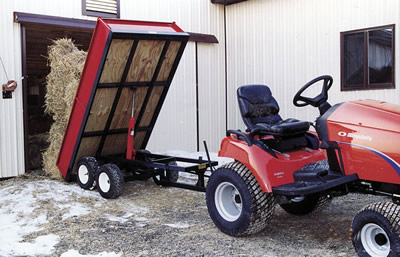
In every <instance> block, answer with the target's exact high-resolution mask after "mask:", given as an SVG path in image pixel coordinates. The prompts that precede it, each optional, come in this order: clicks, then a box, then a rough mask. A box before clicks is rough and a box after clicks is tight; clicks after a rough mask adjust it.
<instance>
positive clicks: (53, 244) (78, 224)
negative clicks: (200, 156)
mask: <svg viewBox="0 0 400 257" xmlns="http://www.w3.org/2000/svg"><path fill="white" fill-rule="evenodd" d="M0 199H2V200H1V201H0V220H2V221H0V231H2V232H0V239H1V240H0V241H1V242H0V249H1V250H0V255H1V256H63V257H68V256H274V257H275V256H285V257H286V256H296V257H299V256H356V254H355V251H354V249H353V246H352V243H351V239H350V231H349V228H350V224H351V221H352V218H353V217H354V215H355V214H356V213H357V211H358V210H360V209H361V208H362V207H363V206H364V205H367V204H368V203H371V202H377V201H380V200H382V198H381V197H376V196H365V195H356V194H349V195H347V196H344V197H341V198H335V199H334V200H333V201H332V203H331V204H330V205H329V206H327V207H326V208H325V209H323V210H320V211H319V212H317V213H313V214H310V215H307V216H304V217H301V218H299V217H297V216H292V215H290V214H287V213H286V212H285V211H284V210H283V209H281V208H280V207H279V206H277V207H276V209H275V214H274V217H273V219H272V222H271V223H270V225H269V226H268V227H267V229H266V230H265V231H263V232H262V233H260V234H257V235H253V236H250V237H239V238H234V237H230V236H227V235H225V234H223V233H222V232H220V231H219V230H218V229H217V228H216V227H215V226H214V224H213V222H212V221H211V219H210V218H209V216H208V212H207V208H206V204H205V194H204V193H198V192H193V191H188V190H183V189H177V188H162V187H159V186H157V185H155V184H154V183H153V181H152V180H149V181H134V182H128V183H126V184H125V189H124V193H123V195H122V196H121V197H119V198H118V199H115V200H106V199H103V198H101V196H100V195H99V194H98V192H97V191H84V190H82V189H81V188H79V186H78V185H77V184H76V183H65V182H60V181H56V180H51V179H49V178H47V177H44V176H43V177H41V176H29V175H26V176H23V177H19V178H15V179H9V180H4V181H1V182H0ZM14 234H15V235H14ZM10 235H14V237H13V236H10ZM6 245H8V248H7V247H6ZM10 245H11V246H10ZM35 247H36V248H35ZM32 249H36V250H32Z"/></svg>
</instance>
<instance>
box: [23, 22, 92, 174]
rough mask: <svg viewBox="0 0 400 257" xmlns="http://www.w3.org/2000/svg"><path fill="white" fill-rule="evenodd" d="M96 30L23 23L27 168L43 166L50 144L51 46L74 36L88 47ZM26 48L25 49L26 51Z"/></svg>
mask: <svg viewBox="0 0 400 257" xmlns="http://www.w3.org/2000/svg"><path fill="white" fill-rule="evenodd" d="M92 32H93V31H92V30H90V29H82V28H70V27H62V26H51V25H35V24H29V25H23V26H22V40H23V51H22V59H23V66H24V67H23V75H24V78H25V79H24V123H25V167H26V171H29V170H35V169H41V168H42V153H43V151H45V150H46V149H47V147H48V132H49V130H50V127H51V124H52V123H53V120H52V118H51V117H50V116H49V115H46V114H45V112H44V111H45V95H46V76H47V75H48V74H49V72H50V68H49V66H48V63H47V55H48V54H47V51H48V49H47V48H48V46H50V45H51V44H53V40H56V39H59V38H65V37H66V38H70V39H72V40H73V41H74V43H75V45H76V46H77V47H78V48H79V49H82V50H84V51H87V50H88V48H89V44H90V39H91V36H92ZM24 50H25V51H24Z"/></svg>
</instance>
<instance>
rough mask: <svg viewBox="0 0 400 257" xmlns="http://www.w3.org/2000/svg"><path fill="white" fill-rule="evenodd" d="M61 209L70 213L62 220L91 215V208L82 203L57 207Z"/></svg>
mask: <svg viewBox="0 0 400 257" xmlns="http://www.w3.org/2000/svg"><path fill="white" fill-rule="evenodd" d="M57 206H58V207H59V208H61V209H67V210H68V211H67V212H66V213H65V214H64V215H63V216H62V220H65V219H68V218H71V217H76V216H83V215H86V214H89V213H90V210H89V208H87V207H86V206H85V205H83V204H81V203H74V204H73V205H72V204H59V205H57Z"/></svg>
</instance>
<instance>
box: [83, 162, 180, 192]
mask: <svg viewBox="0 0 400 257" xmlns="http://www.w3.org/2000/svg"><path fill="white" fill-rule="evenodd" d="M169 164H170V165H176V162H170V163H169ZM149 174H151V176H153V173H149ZM133 175H134V177H135V178H136V179H141V180H145V179H149V178H150V177H151V176H148V175H147V174H146V173H145V172H142V173H140V172H135V171H133ZM153 178H154V181H155V182H156V183H158V182H159V181H160V180H161V179H162V180H167V181H169V182H172V183H174V182H177V181H178V178H179V172H178V171H173V170H171V171H170V170H165V171H164V172H163V173H162V174H161V175H157V176H153ZM77 181H78V184H79V186H80V187H81V188H83V189H85V190H92V189H94V188H97V190H98V191H99V193H100V195H101V196H102V197H104V198H107V199H115V198H118V197H119V196H120V195H121V194H122V191H123V188H124V178H123V175H122V172H121V170H120V169H119V168H118V166H117V165H115V164H111V163H108V164H104V165H102V166H99V165H98V163H97V160H96V159H95V158H93V157H83V158H82V159H80V161H79V162H78V168H77Z"/></svg>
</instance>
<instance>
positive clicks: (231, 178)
mask: <svg viewBox="0 0 400 257" xmlns="http://www.w3.org/2000/svg"><path fill="white" fill-rule="evenodd" d="M206 202H207V208H208V213H209V214H210V217H211V219H212V220H213V222H214V224H215V225H216V226H217V227H218V228H219V229H220V230H221V231H222V232H224V233H225V234H228V235H231V236H241V235H250V234H255V233H257V232H260V231H262V230H264V229H265V227H266V226H267V224H268V222H269V221H270V220H271V218H272V215H273V213H274V208H275V200H274V196H273V194H269V193H265V192H264V191H262V190H261V188H260V186H259V184H258V183H257V180H256V178H255V177H254V175H253V173H251V171H250V170H249V169H248V168H247V167H246V166H244V165H243V164H241V163H240V162H232V163H229V164H226V165H224V166H222V167H220V168H218V169H217V170H216V171H215V172H213V173H212V175H211V177H210V179H209V180H208V184H207V189H206Z"/></svg>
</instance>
